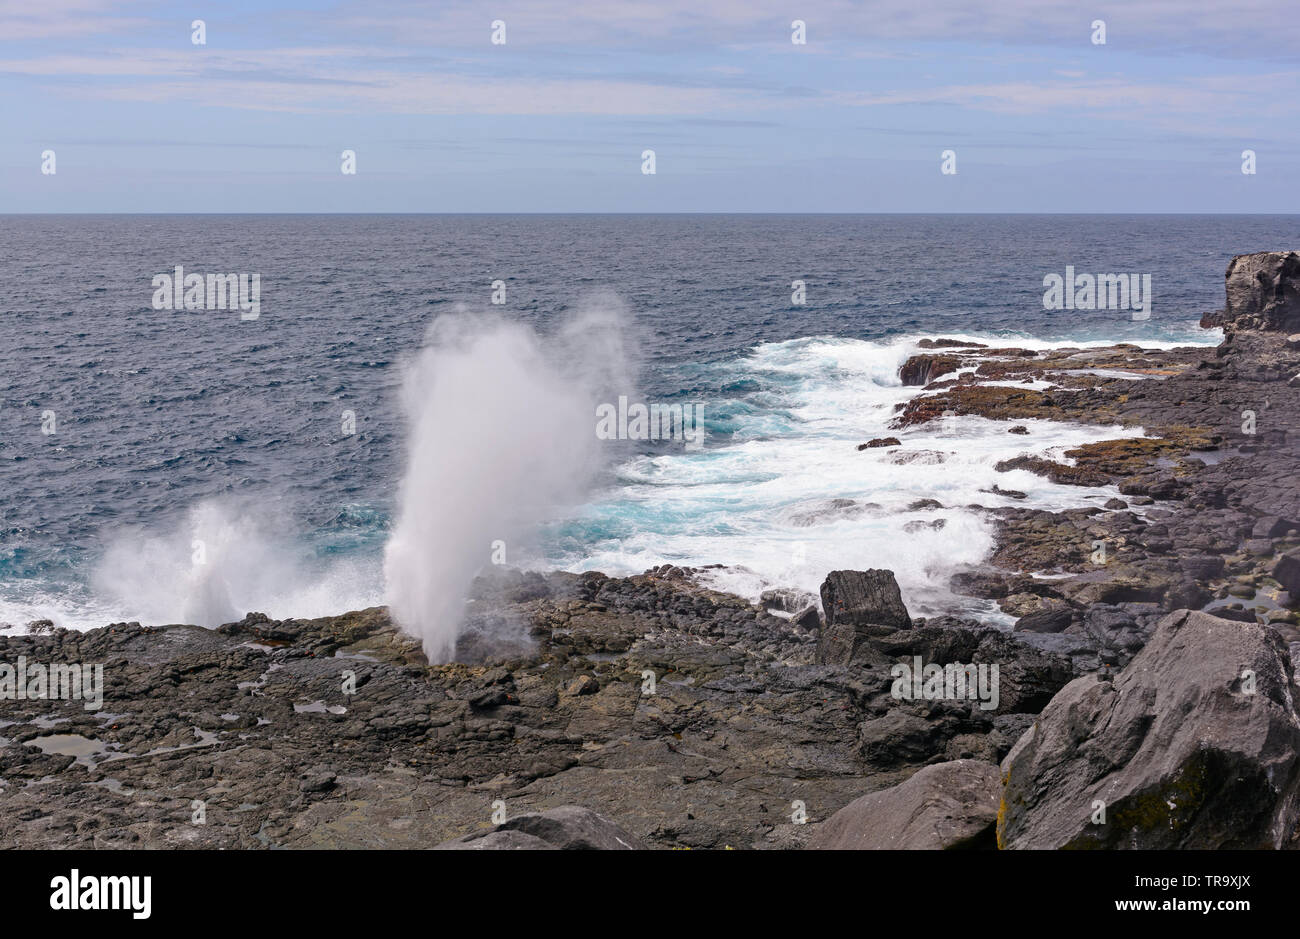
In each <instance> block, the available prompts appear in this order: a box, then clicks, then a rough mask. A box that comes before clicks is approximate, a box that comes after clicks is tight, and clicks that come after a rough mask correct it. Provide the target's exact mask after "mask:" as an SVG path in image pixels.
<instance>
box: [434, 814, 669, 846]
mask: <svg viewBox="0 0 1300 939" xmlns="http://www.w3.org/2000/svg"><path fill="white" fill-rule="evenodd" d="M549 848H558V849H561V850H568V851H575V850H578V851H581V850H586V851H638V850H644V849H645V845H644V844H642V843H641V842H640V841H638V840H637V839H636V838H635V837H634V836H633V835H631V834H630V833H629V832H627V831H626V830H625V829H623V828H622V827H621V826H619V825H616V824H614V823H613V822H611V821H610V820H609V819H607V818H605V817H604V816H603V815H597V814H596V813H595V812H593V811H591V809H584V808H582V807H581V806H577V805H562V806H560V807H559V808H557V809H549V810H547V811H545V812H540V813H536V814H528V815H517V816H515V817H514V818H511V819H507V820H506V821H504V822H502V823H501V824H500V825H498V826H497V827H496V828H493V829H490V830H488V831H476V832H472V833H471V834H468V835H465V836H464V837H461V838H453V839H452V840H451V841H444V842H443V843H442V844H440V845H438V846H437V849H438V850H444V851H446V850H471V851H472V850H483V849H504V850H538V849H541V850H545V849H549Z"/></svg>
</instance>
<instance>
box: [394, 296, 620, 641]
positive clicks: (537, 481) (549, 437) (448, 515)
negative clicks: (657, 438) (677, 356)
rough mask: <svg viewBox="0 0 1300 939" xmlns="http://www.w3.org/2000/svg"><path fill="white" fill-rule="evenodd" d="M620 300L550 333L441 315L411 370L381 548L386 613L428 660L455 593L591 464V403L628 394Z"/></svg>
mask: <svg viewBox="0 0 1300 939" xmlns="http://www.w3.org/2000/svg"><path fill="white" fill-rule="evenodd" d="M622 320H623V316H622V311H621V304H620V303H619V302H618V301H617V300H616V299H615V298H613V297H610V296H603V297H600V298H595V299H593V300H592V301H590V302H588V303H586V304H584V305H583V306H582V307H581V308H580V309H579V310H578V311H577V312H576V314H575V315H574V316H573V317H572V318H571V319H570V320H569V321H568V323H567V324H566V325H565V326H564V328H562V329H561V330H559V331H558V332H557V333H556V334H555V335H554V336H551V337H549V338H543V337H542V336H540V335H539V334H538V333H537V332H536V331H535V330H533V329H532V328H530V327H529V326H526V325H522V324H519V323H512V322H508V321H506V320H504V319H502V318H500V317H498V316H495V315H473V314H469V313H465V312H461V313H457V314H454V315H449V316H443V317H440V318H439V319H438V320H437V321H435V323H434V324H433V326H432V327H431V329H430V331H429V336H428V339H427V341H426V344H425V347H424V348H423V349H422V350H421V351H420V353H419V354H418V356H417V357H416V358H415V359H414V361H413V362H412V363H410V365H409V366H408V369H407V373H406V376H405V381H404V385H403V394H402V402H403V408H404V411H405V415H406V420H407V428H408V439H407V450H408V453H407V462H406V469H405V474H404V477H403V480H402V484H401V489H400V492H399V494H398V510H397V513H396V519H395V523H394V526H393V530H392V535H391V537H390V538H389V541H388V544H387V546H386V548H385V552H384V576H385V581H386V585H387V586H386V589H387V596H388V604H389V608H390V610H391V612H392V615H393V618H394V620H395V621H396V622H397V623H398V624H399V625H400V626H401V627H402V628H403V629H405V630H406V631H408V632H410V633H412V634H413V635H417V636H419V637H420V638H421V639H422V641H423V644H424V649H425V653H426V654H427V655H428V657H429V659H430V661H438V662H440V661H447V660H449V659H450V658H451V657H452V656H453V655H454V653H455V649H456V639H457V636H458V635H459V631H460V627H461V624H462V621H463V617H464V613H465V608H464V607H465V596H466V593H467V591H468V588H469V586H470V584H471V582H472V581H473V578H474V576H475V574H476V573H477V572H478V571H479V570H480V569H481V568H482V567H483V566H484V565H485V564H487V563H490V560H491V555H492V552H493V544H494V543H496V542H502V543H504V545H505V549H506V552H507V560H508V559H509V552H510V550H511V547H512V546H513V545H516V544H517V543H518V541H519V540H520V539H522V538H525V537H527V536H528V535H529V534H530V533H531V530H532V529H533V527H534V526H536V524H537V523H538V522H541V521H543V520H544V519H546V518H548V517H550V515H551V514H552V513H553V512H555V511H556V510H559V509H562V508H564V507H567V506H570V505H572V504H573V503H575V502H577V501H579V500H581V499H582V498H583V497H584V495H585V493H586V490H587V486H588V484H589V482H590V480H591V479H592V476H593V475H594V473H595V471H596V469H597V468H598V466H599V457H600V451H599V445H600V441H598V440H597V438H596V434H595V409H596V404H597V403H600V402H602V401H606V400H609V399H610V398H611V396H613V395H615V394H617V393H627V392H628V391H629V390H630V389H629V388H628V382H629V379H628V377H627V369H626V364H625V363H626V358H625V355H624V348H623V326H622Z"/></svg>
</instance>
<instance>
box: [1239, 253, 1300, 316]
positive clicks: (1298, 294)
mask: <svg viewBox="0 0 1300 939" xmlns="http://www.w3.org/2000/svg"><path fill="white" fill-rule="evenodd" d="M1226 281H1227V293H1228V295H1227V300H1226V303H1225V306H1224V310H1223V326H1224V328H1225V329H1227V330H1229V331H1243V330H1267V331H1270V332H1284V333H1295V332H1300V254H1298V253H1296V252H1295V251H1261V252H1259V253H1258V254H1239V255H1237V256H1236V257H1234V258H1233V259H1232V260H1231V261H1230V262H1228V272H1227V274H1226Z"/></svg>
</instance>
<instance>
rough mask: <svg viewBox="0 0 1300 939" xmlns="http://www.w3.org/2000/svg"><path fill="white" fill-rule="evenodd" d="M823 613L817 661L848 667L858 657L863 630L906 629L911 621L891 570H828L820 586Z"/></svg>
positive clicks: (909, 626)
mask: <svg viewBox="0 0 1300 939" xmlns="http://www.w3.org/2000/svg"><path fill="white" fill-rule="evenodd" d="M821 594H822V610H823V611H824V612H825V614H826V627H825V629H823V630H822V633H821V638H820V640H819V642H818V649H817V657H818V661H819V662H821V663H822V664H825V665H847V664H849V663H850V662H852V661H855V660H856V658H857V652H858V650H859V649H860V648H861V647H862V643H863V639H864V635H863V633H862V627H866V626H890V627H894V628H898V629H909V628H911V625H912V618H911V617H910V616H908V614H907V607H906V606H904V605H903V594H902V592H901V591H900V590H899V589H898V581H896V580H895V579H894V573H893V571H887V570H867V571H831V572H830V573H829V574H827V575H826V580H825V581H824V582H823V583H822V589H821Z"/></svg>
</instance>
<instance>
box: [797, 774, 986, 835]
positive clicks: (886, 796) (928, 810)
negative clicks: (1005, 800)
mask: <svg viewBox="0 0 1300 939" xmlns="http://www.w3.org/2000/svg"><path fill="white" fill-rule="evenodd" d="M1001 791H1002V786H1001V782H1000V777H999V772H998V768H997V766H995V765H994V764H992V763H984V762H981V761H979V760H955V761H953V762H951V763H937V764H935V765H934V766H927V767H925V768H924V769H922V770H921V771H920V772H918V773H916V775H914V776H912V777H911V778H910V779H908V780H907V781H906V782H904V783H901V784H899V785H897V786H893V787H891V788H889V789H882V790H880V791H879V792H871V793H868V794H867V795H865V796H862V797H861V798H859V799H855V800H854V801H852V802H850V803H849V804H848V805H846V806H844V808H842V809H840V810H839V811H838V812H836V813H835V814H834V815H832V816H831V817H830V818H828V819H827V820H826V821H825V822H823V823H822V824H821V825H819V826H818V828H817V831H816V833H815V834H814V835H813V837H812V838H811V839H810V840H809V842H808V848H809V849H812V850H829V851H840V850H859V851H863V850H866V851H892V850H899V849H904V850H913V851H915V850H951V849H963V848H966V849H970V848H992V847H994V846H995V844H996V841H995V836H994V827H995V823H996V821H997V814H998V797H999V795H1000V794H1001Z"/></svg>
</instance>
